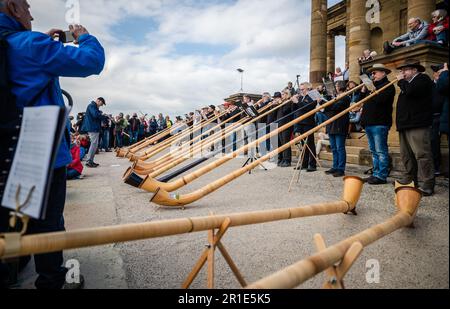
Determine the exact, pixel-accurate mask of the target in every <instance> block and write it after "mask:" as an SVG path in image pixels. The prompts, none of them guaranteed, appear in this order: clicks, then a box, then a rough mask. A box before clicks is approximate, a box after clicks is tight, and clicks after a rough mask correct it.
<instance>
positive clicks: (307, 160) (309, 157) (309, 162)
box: [298, 126, 317, 168]
mask: <svg viewBox="0 0 450 309" xmlns="http://www.w3.org/2000/svg"><path fill="white" fill-rule="evenodd" d="M311 129H313V127H308V126H299V127H298V133H300V134H305V133H306V132H308V131H309V130H311ZM306 143H307V145H308V147H309V149H306V151H305V156H304V158H303V162H302V168H308V167H311V168H316V167H317V162H316V158H315V157H314V155H313V154H312V153H315V152H316V142H315V139H314V134H311V135H310V136H308V139H307V141H306ZM310 150H311V151H312V153H311V151H310Z"/></svg>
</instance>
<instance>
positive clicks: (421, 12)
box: [408, 0, 436, 22]
mask: <svg viewBox="0 0 450 309" xmlns="http://www.w3.org/2000/svg"><path fill="white" fill-rule="evenodd" d="M434 10H436V0H408V20H409V19H410V18H413V17H419V18H421V19H422V20H426V21H427V22H431V13H432V12H433V11H434Z"/></svg>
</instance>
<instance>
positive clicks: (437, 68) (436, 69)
mask: <svg viewBox="0 0 450 309" xmlns="http://www.w3.org/2000/svg"><path fill="white" fill-rule="evenodd" d="M443 68H444V65H443V64H439V65H432V66H431V69H432V70H433V72H439V71H440V70H442V69H443Z"/></svg>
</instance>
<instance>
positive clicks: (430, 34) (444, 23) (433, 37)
mask: <svg viewBox="0 0 450 309" xmlns="http://www.w3.org/2000/svg"><path fill="white" fill-rule="evenodd" d="M448 21H449V16H447V17H445V19H444V20H442V21H439V22H437V23H432V24H430V25H429V26H428V40H430V41H436V34H434V32H433V30H434V28H436V27H438V26H444V30H443V31H445V30H448Z"/></svg>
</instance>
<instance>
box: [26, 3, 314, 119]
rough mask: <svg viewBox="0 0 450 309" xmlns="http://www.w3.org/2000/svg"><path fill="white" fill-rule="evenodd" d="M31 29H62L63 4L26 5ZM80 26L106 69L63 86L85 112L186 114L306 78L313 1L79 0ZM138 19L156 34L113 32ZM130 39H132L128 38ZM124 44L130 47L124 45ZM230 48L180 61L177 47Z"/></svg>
mask: <svg viewBox="0 0 450 309" xmlns="http://www.w3.org/2000/svg"><path fill="white" fill-rule="evenodd" d="M29 1H30V3H31V6H32V13H33V15H34V17H35V22H34V27H35V29H36V30H38V31H45V30H48V29H50V28H53V27H67V26H66V25H65V20H64V16H65V12H66V11H65V10H66V9H65V3H66V2H65V1H64V0H39V1H37V0H29ZM80 3H81V16H80V17H81V22H82V24H83V25H84V26H86V28H87V29H88V30H89V31H90V32H91V33H92V34H93V35H95V36H96V37H98V38H99V40H100V41H101V42H102V44H103V45H104V46H105V49H106V51H107V65H106V68H105V71H104V72H103V73H102V74H101V76H98V77H90V78H88V79H62V81H61V83H62V85H63V87H64V88H65V89H66V90H68V91H69V92H70V93H72V94H73V96H74V98H75V100H76V107H75V111H77V112H78V111H83V110H84V109H85V108H86V105H87V104H88V103H89V101H90V100H91V99H93V98H96V97H98V96H103V97H105V98H106V99H107V101H108V103H109V104H108V105H107V108H106V111H107V112H110V113H114V114H115V113H118V112H125V113H132V112H135V111H139V110H142V111H143V112H145V113H149V114H155V113H159V112H163V113H168V114H170V115H172V116H174V115H180V114H185V113H186V112H188V111H191V110H193V109H195V108H198V107H201V106H204V105H209V104H220V103H221V102H223V99H224V98H225V97H227V96H228V95H230V94H232V93H236V92H237V91H238V90H239V89H240V76H239V74H238V73H237V72H236V69H237V68H243V69H245V73H244V90H245V91H246V92H252V93H262V92H263V91H270V92H274V91H278V90H280V89H281V88H283V87H284V86H285V85H286V83H287V81H289V80H292V81H294V80H295V76H296V75H297V74H301V75H302V76H303V77H304V78H303V79H307V78H308V77H309V73H308V72H309V35H310V17H309V12H310V4H309V1H297V0H265V1H259V0H239V1H234V2H220V1H217V2H215V1H214V2H209V1H202V2H200V3H201V5H200V4H198V2H195V1H188V0H186V1H182V0H179V1H177V0H164V1H163V0H139V1H138V0H131V1H130V0H127V1H126V0H90V1H88V0H80ZM134 17H145V18H149V19H153V20H154V22H155V23H157V25H158V27H157V29H156V30H153V31H152V32H149V33H147V34H146V36H144V38H143V40H144V41H143V42H140V44H139V45H137V44H136V45H133V43H130V42H132V41H133V40H124V38H121V37H117V35H116V34H115V33H113V32H112V29H113V26H115V25H117V24H118V23H120V22H121V21H124V20H127V19H132V18H134ZM130 37H131V38H132V37H133V34H132V33H130ZM124 42H126V43H124ZM180 43H187V44H191V43H195V44H212V45H215V46H216V47H217V48H221V46H229V47H231V51H230V50H228V52H227V53H226V54H223V55H218V54H217V53H216V54H214V55H208V54H207V53H196V54H181V53H179V52H176V50H175V47H176V44H180Z"/></svg>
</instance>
